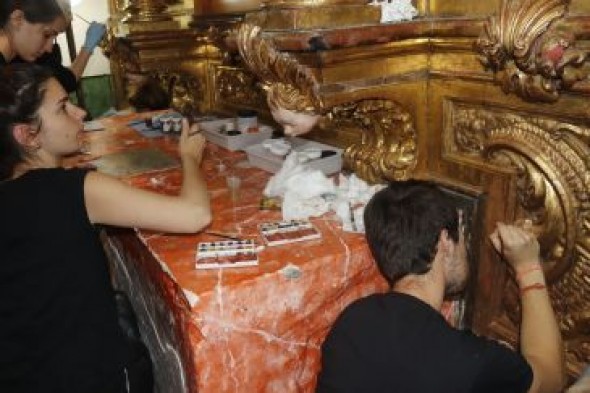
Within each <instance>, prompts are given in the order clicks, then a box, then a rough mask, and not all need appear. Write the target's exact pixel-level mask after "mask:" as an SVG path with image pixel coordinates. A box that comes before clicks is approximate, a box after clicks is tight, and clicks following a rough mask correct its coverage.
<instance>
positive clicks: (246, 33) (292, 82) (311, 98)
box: [237, 19, 322, 113]
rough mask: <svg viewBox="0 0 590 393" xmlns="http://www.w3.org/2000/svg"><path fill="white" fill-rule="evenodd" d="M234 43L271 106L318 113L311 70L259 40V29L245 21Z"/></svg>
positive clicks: (247, 20) (319, 109)
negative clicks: (236, 43) (236, 44)
mask: <svg viewBox="0 0 590 393" xmlns="http://www.w3.org/2000/svg"><path fill="white" fill-rule="evenodd" d="M237 42H238V48H239V50H240V54H241V56H242V58H243V60H244V62H245V64H246V65H247V67H248V68H249V69H250V71H252V72H253V73H255V74H256V76H257V77H258V78H259V81H260V83H261V84H262V86H263V88H264V89H265V90H266V91H267V93H268V97H267V98H268V101H269V103H270V105H271V106H274V107H281V108H285V109H289V110H292V111H296V112H305V113H319V112H321V106H322V105H321V101H320V98H319V95H318V84H317V81H316V79H315V77H314V75H313V74H312V72H311V70H310V69H309V68H307V67H305V66H304V65H301V64H300V63H299V62H298V61H297V59H295V58H294V57H292V56H291V55H289V54H287V53H284V52H280V51H278V50H277V49H276V48H275V46H274V45H273V43H272V42H270V41H269V40H266V39H264V38H263V37H262V35H261V28H260V27H259V26H256V25H255V24H254V23H252V21H250V20H249V19H246V20H245V21H244V22H243V23H242V24H241V25H240V28H239V31H238V39H237Z"/></svg>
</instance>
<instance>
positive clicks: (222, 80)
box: [215, 66, 266, 107]
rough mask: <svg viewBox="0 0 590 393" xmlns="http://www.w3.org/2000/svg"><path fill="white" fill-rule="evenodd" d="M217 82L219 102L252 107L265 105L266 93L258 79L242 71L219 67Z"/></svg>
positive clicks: (216, 76) (216, 75)
mask: <svg viewBox="0 0 590 393" xmlns="http://www.w3.org/2000/svg"><path fill="white" fill-rule="evenodd" d="M215 81H216V83H215V86H216V90H217V93H216V94H217V100H218V101H219V100H222V101H225V102H229V103H232V104H236V105H247V106H251V107H261V106H264V105H265V102H266V101H265V97H264V92H263V91H262V90H261V89H260V87H259V86H258V83H257V80H256V78H255V77H254V75H252V74H249V73H246V72H244V70H242V69H239V68H234V67H226V66H220V67H217V69H216V70H215Z"/></svg>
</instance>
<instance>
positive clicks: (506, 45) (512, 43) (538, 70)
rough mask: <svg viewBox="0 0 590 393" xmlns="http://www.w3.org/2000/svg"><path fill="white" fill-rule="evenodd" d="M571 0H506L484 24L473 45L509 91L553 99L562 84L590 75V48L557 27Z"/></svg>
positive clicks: (532, 98) (525, 96)
mask: <svg viewBox="0 0 590 393" xmlns="http://www.w3.org/2000/svg"><path fill="white" fill-rule="evenodd" d="M569 3H570V0H523V1H520V0H503V2H502V7H501V11H500V16H499V18H497V17H495V16H492V17H490V18H489V20H488V22H487V23H486V24H485V30H484V33H483V34H482V36H481V37H480V38H479V39H478V40H477V42H476V44H475V46H476V49H477V51H478V52H479V53H480V54H481V58H480V60H481V62H482V64H483V65H484V66H485V67H486V68H489V69H491V70H492V71H493V72H494V78H495V80H496V82H497V83H499V84H500V85H501V86H502V90H503V91H504V92H506V93H515V94H517V95H518V96H519V97H521V98H523V99H525V100H529V101H543V102H553V101H556V100H557V99H558V98H559V94H560V92H561V91H562V90H564V89H569V88H570V87H571V86H573V85H574V84H575V83H576V82H578V81H580V80H583V79H585V78H586V77H587V75H588V71H587V70H584V69H582V68H581V67H582V65H583V64H584V62H585V60H586V58H587V55H588V53H587V52H584V51H581V50H578V49H576V48H575V37H574V35H573V34H571V33H570V32H567V31H563V30H561V31H557V30H556V29H554V28H553V27H554V26H553V25H554V22H556V21H557V20H559V19H561V18H563V17H564V16H565V14H566V13H567V7H568V5H569Z"/></svg>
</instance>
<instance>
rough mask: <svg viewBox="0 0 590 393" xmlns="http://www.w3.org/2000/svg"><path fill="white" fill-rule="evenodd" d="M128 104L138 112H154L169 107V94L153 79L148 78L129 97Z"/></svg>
mask: <svg viewBox="0 0 590 393" xmlns="http://www.w3.org/2000/svg"><path fill="white" fill-rule="evenodd" d="M129 103H130V104H131V105H133V107H135V110H136V111H138V112H142V111H155V110H159V109H167V108H169V107H170V94H168V92H167V91H166V90H164V88H163V87H162V86H161V85H160V84H159V83H158V81H156V80H155V79H153V78H151V77H150V78H148V79H146V80H145V82H143V83H142V84H141V85H140V86H139V87H138V88H137V90H136V91H135V94H133V96H132V97H129Z"/></svg>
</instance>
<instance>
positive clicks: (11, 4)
mask: <svg viewBox="0 0 590 393" xmlns="http://www.w3.org/2000/svg"><path fill="white" fill-rule="evenodd" d="M71 20H72V13H71V11H70V5H69V2H68V1H66V0H2V2H0V26H1V31H0V54H1V55H2V56H0V65H3V64H4V65H5V64H8V63H11V62H27V63H32V62H36V63H38V64H41V65H43V66H45V67H49V68H51V69H52V71H53V73H54V74H55V76H56V77H57V78H58V80H59V82H60V83H61V84H62V86H64V88H65V89H66V91H68V92H72V91H74V90H76V87H77V83H78V81H79V80H80V78H81V77H82V74H83V72H84V69H85V68H86V65H87V64H88V60H89V59H90V56H91V55H92V53H93V51H94V49H95V48H96V46H97V45H98V44H99V43H100V41H101V40H102V37H103V36H104V34H105V31H106V28H105V26H104V25H103V24H100V23H96V22H92V23H91V24H90V26H89V27H88V30H87V31H86V38H85V40H84V44H83V45H82V49H81V50H80V53H79V54H78V56H76V58H75V60H74V61H73V62H72V65H71V67H70V68H66V67H64V66H63V65H62V64H61V60H62V59H61V53H60V51H59V46H58V45H57V44H54V41H55V38H56V37H57V35H58V34H60V33H62V32H64V31H65V30H66V28H67V27H68V25H69V24H70V23H71Z"/></svg>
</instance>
